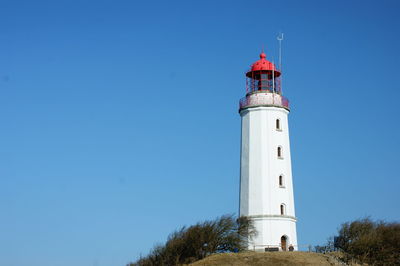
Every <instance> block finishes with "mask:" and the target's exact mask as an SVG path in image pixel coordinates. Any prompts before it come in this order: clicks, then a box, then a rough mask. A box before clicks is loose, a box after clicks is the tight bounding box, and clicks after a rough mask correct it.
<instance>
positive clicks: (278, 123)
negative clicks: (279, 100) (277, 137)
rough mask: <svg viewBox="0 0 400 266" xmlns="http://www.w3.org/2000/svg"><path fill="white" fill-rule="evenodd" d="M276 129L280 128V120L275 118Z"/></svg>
mask: <svg viewBox="0 0 400 266" xmlns="http://www.w3.org/2000/svg"><path fill="white" fill-rule="evenodd" d="M276 130H282V129H281V120H279V119H276Z"/></svg>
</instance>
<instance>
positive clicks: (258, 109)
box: [239, 52, 297, 251]
mask: <svg viewBox="0 0 400 266" xmlns="http://www.w3.org/2000/svg"><path fill="white" fill-rule="evenodd" d="M281 74H282V73H281V71H280V70H279V69H277V68H276V67H275V65H274V64H273V63H272V62H270V61H268V60H267V58H266V55H265V54H264V52H262V53H261V54H260V59H259V60H258V61H256V62H255V63H254V64H252V65H251V68H250V70H249V71H248V72H247V73H246V96H245V97H244V98H242V99H241V100H240V102H239V114H240V116H241V155H240V156H241V158H240V193H239V194H240V207H239V215H240V216H247V217H248V218H250V219H251V220H252V221H253V224H254V226H255V229H256V230H257V232H258V234H257V235H256V236H254V237H252V238H250V239H249V244H248V248H249V249H251V250H256V251H264V250H265V251H273V250H280V251H287V250H297V236H296V221H297V219H296V216H295V210H294V197H293V182H292V166H291V160H290V143H289V124H288V114H289V111H290V109H289V101H288V100H287V99H286V98H285V97H284V96H283V95H282V88H281Z"/></svg>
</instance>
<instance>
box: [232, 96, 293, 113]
mask: <svg viewBox="0 0 400 266" xmlns="http://www.w3.org/2000/svg"><path fill="white" fill-rule="evenodd" d="M258 106H272V107H282V108H285V109H286V110H288V111H289V100H288V99H287V98H285V97H283V96H282V95H280V94H277V93H272V92H253V93H249V94H247V95H246V97H244V98H242V99H240V101H239V111H241V110H243V109H246V108H250V107H258Z"/></svg>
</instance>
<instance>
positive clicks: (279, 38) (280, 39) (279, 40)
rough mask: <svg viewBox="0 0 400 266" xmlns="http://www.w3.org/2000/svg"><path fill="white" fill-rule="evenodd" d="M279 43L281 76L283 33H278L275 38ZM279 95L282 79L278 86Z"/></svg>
mask: <svg viewBox="0 0 400 266" xmlns="http://www.w3.org/2000/svg"><path fill="white" fill-rule="evenodd" d="M276 39H277V40H278V42H279V71H280V72H281V75H282V41H283V33H282V32H280V33H279V35H278V36H277V37H276ZM279 89H280V93H281V95H282V77H281V84H280V88H279Z"/></svg>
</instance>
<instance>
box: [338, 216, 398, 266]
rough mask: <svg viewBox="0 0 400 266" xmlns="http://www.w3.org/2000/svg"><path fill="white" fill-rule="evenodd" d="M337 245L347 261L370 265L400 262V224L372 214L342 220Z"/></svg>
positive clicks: (396, 263)
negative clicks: (369, 216)
mask: <svg viewBox="0 0 400 266" xmlns="http://www.w3.org/2000/svg"><path fill="white" fill-rule="evenodd" d="M337 247H338V248H339V249H340V250H341V251H343V252H344V260H345V261H346V262H350V261H354V260H356V261H358V262H360V263H366V264H368V265H400V224H399V223H386V222H383V221H376V222H375V221H372V220H371V219H369V218H364V219H361V220H356V221H353V222H347V223H344V224H342V226H341V227H340V229H339V231H338V236H337Z"/></svg>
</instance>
